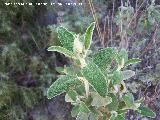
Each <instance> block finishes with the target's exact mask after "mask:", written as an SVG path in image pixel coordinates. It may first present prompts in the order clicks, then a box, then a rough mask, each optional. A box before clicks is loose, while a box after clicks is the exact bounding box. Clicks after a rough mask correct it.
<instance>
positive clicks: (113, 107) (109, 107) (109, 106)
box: [107, 93, 119, 111]
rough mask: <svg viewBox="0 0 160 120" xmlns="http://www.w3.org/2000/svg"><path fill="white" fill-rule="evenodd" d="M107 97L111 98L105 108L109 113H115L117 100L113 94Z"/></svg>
mask: <svg viewBox="0 0 160 120" xmlns="http://www.w3.org/2000/svg"><path fill="white" fill-rule="evenodd" d="M108 96H109V97H111V98H112V102H111V103H110V104H109V105H107V108H108V109H109V111H116V110H117V109H118V105H119V103H118V98H117V97H116V96H115V95H114V94H113V93H109V94H108Z"/></svg>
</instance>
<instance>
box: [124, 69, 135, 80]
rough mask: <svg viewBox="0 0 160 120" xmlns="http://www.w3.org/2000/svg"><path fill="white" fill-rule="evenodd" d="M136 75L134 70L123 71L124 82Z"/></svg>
mask: <svg viewBox="0 0 160 120" xmlns="http://www.w3.org/2000/svg"><path fill="white" fill-rule="evenodd" d="M134 75H135V72H134V71H132V70H125V71H122V76H123V80H127V79H129V78H131V77H133V76H134Z"/></svg>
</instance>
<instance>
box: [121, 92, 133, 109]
mask: <svg viewBox="0 0 160 120" xmlns="http://www.w3.org/2000/svg"><path fill="white" fill-rule="evenodd" d="M123 101H124V102H125V104H126V106H127V107H128V108H130V107H132V106H134V97H133V94H132V93H127V94H125V95H124V96H123Z"/></svg>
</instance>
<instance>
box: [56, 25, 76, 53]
mask: <svg viewBox="0 0 160 120" xmlns="http://www.w3.org/2000/svg"><path fill="white" fill-rule="evenodd" d="M58 38H59V40H60V42H61V44H62V45H63V47H64V48H66V49H67V50H69V51H73V42H74V38H75V37H74V35H73V34H72V33H71V32H69V31H68V30H67V29H66V28H64V27H59V28H58Z"/></svg>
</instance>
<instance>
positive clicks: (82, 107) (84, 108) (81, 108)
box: [79, 102, 90, 113]
mask: <svg viewBox="0 0 160 120" xmlns="http://www.w3.org/2000/svg"><path fill="white" fill-rule="evenodd" d="M79 111H80V112H83V113H89V112H90V110H89V108H88V106H87V105H86V104H85V103H84V102H81V103H80V105H79Z"/></svg>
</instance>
